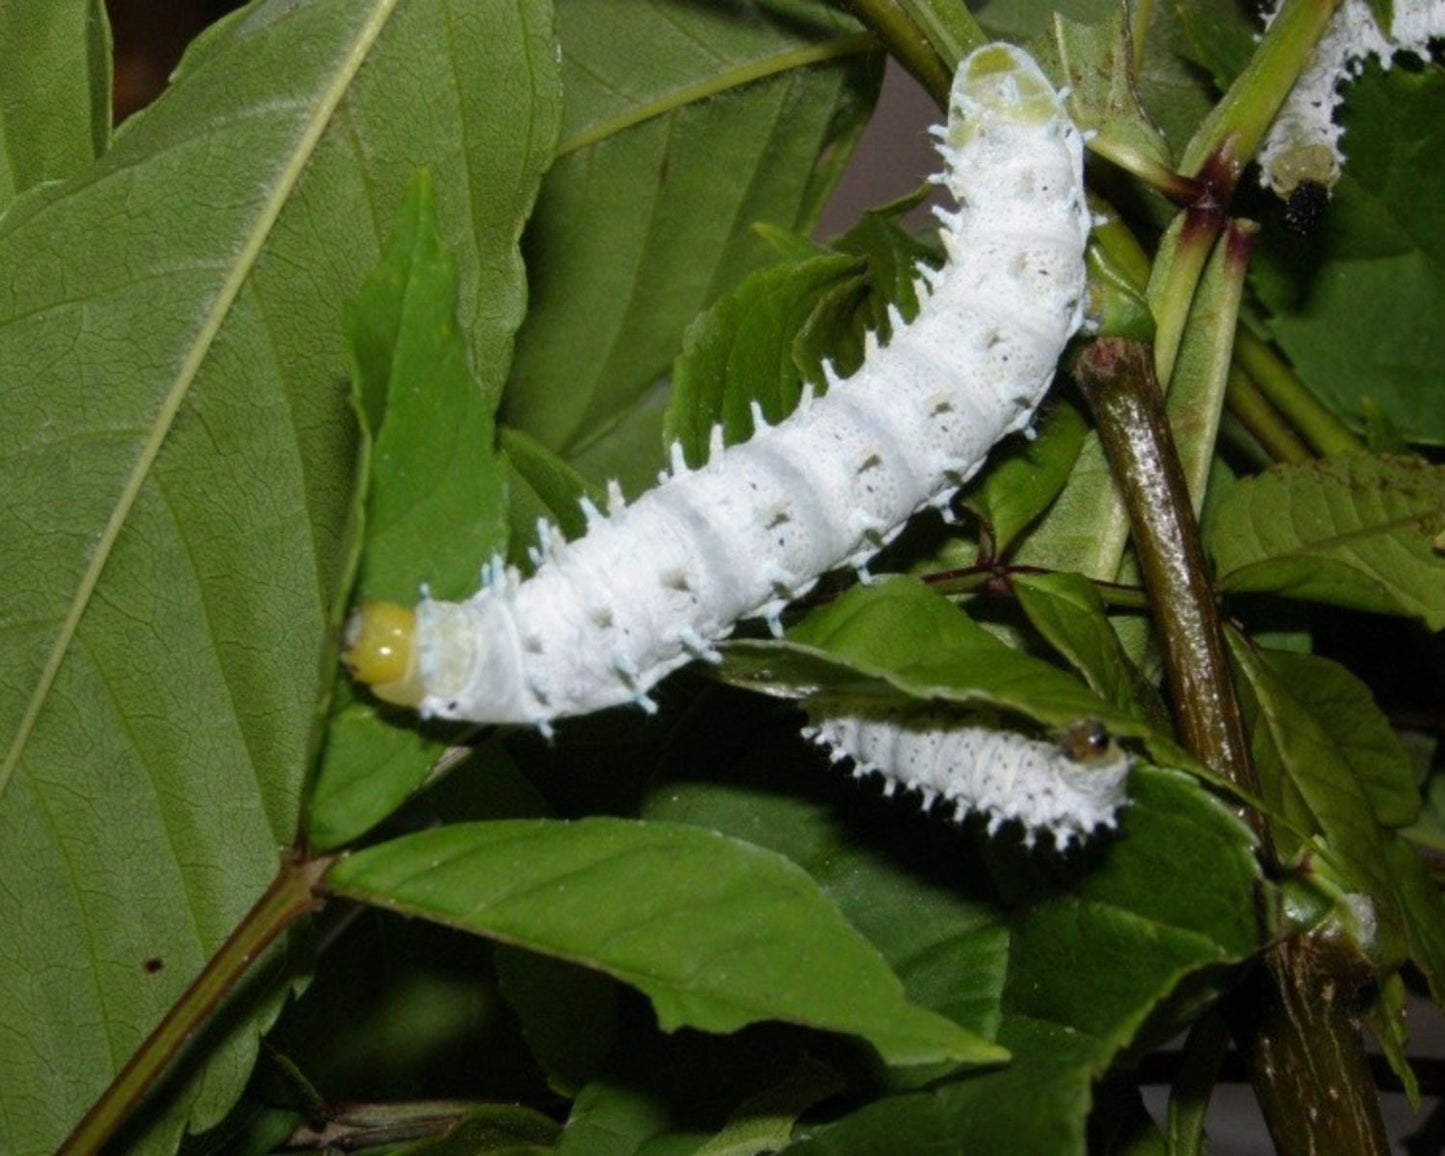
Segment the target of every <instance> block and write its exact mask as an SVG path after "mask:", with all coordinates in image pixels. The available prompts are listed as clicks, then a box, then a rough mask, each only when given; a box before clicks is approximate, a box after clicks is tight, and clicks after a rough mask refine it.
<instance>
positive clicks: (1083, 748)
mask: <svg viewBox="0 0 1445 1156" xmlns="http://www.w3.org/2000/svg"><path fill="white" fill-rule="evenodd" d="M1059 747H1060V749H1061V750H1062V751H1063V752H1064V754H1066V755H1068V756H1069V758H1071V759H1073V760H1074V762H1076V763H1085V764H1094V765H1098V764H1101V763H1111V762H1113V761H1114V760H1115V759H1117V758H1118V757H1119V756H1120V754H1121V753H1122V752H1121V751H1120V750H1119V745H1118V744H1117V743H1116V742H1114V736H1113V735H1111V734H1110V733H1109V728H1108V727H1106V726H1105V725H1104V724H1103V723H1101V722H1100V721H1099V720H1098V719H1093V718H1086V719H1079V720H1078V721H1077V722H1071V723H1070V724H1069V725H1068V726H1066V727H1064V729H1063V730H1062V731H1060V732H1059Z"/></svg>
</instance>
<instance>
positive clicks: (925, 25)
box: [900, 0, 989, 71]
mask: <svg viewBox="0 0 1445 1156" xmlns="http://www.w3.org/2000/svg"><path fill="white" fill-rule="evenodd" d="M900 3H901V4H902V5H903V7H904V8H905V9H906V10H907V11H908V13H909V15H911V16H912V17H913V23H914V24H915V25H917V26H918V27H919V28H920V29H922V31H923V34H924V35H925V36H926V37H927V38H928V42H929V43H930V44H932V45H933V50H934V51H935V52H937V53H938V55H939V57H940V58H941V59H942V61H943V63H944V66H945V67H946V68H948V69H949V70H950V71H952V70H954V69H956V68H957V67H958V64H959V61H961V60H962V59H963V58H964V57H965V56H967V55H968V54H969V53H970V52H972V51H973V50H974V49H975V48H982V47H983V46H984V45H985V44H987V43H988V41H989V37H988V35H987V34H986V33H985V32H984V30H983V29H982V28H980V27H979V26H978V21H977V20H975V19H974V18H973V13H972V12H970V11H969V10H968V9H967V8H965V7H964V5H963V0H900Z"/></svg>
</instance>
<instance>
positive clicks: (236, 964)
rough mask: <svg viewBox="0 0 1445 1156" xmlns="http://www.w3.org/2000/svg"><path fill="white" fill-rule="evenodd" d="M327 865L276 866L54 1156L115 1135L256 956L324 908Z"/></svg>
mask: <svg viewBox="0 0 1445 1156" xmlns="http://www.w3.org/2000/svg"><path fill="white" fill-rule="evenodd" d="M333 858H334V857H331V856H328V857H325V858H319V859H302V858H300V857H298V856H295V855H288V856H287V857H286V858H285V859H284V860H283V861H282V863H281V868H280V870H279V871H278V872H277V873H276V878H275V879H273V880H272V881H271V886H269V887H268V888H266V891H265V893H264V894H263V895H262V896H261V898H260V899H258V900H257V901H256V905H255V906H254V907H252V908H251V910H250V911H248V912H247V913H246V916H245V918H243V919H242V920H241V922H240V923H239V924H237V925H236V929H235V931H233V932H231V935H230V937H229V938H228V939H227V940H226V942H225V943H223V944H222V945H221V948H220V950H219V951H217V952H216V954H215V955H213V956H212V957H211V959H210V960H209V961H208V962H207V963H206V966H205V967H204V968H202V969H201V973H200V975H198V976H196V978H195V980H194V982H192V984H191V986H190V987H188V988H187V989H186V990H185V992H184V993H183V994H182V995H181V998H180V999H178V1000H177V1001H176V1002H175V1003H174V1004H173V1005H172V1006H171V1009H170V1010H169V1011H168V1012H166V1014H165V1018H164V1019H162V1020H161V1022H160V1023H159V1024H157V1025H156V1027H155V1030H154V1031H152V1032H151V1034H150V1035H149V1036H147V1037H146V1041H145V1043H143V1044H141V1046H140V1048H139V1050H138V1051H137V1052H136V1053H135V1054H134V1055H133V1056H131V1058H130V1059H129V1060H128V1061H127V1062H126V1065H125V1067H123V1068H121V1070H120V1072H119V1074H117V1075H116V1077H115V1079H113V1080H112V1081H111V1082H110V1086H109V1087H108V1088H106V1090H105V1091H104V1092H103V1093H101V1097H100V1099H98V1100H97V1101H96V1102H95V1104H94V1105H93V1106H92V1107H91V1109H90V1111H89V1112H87V1113H86V1114H85V1117H84V1118H83V1119H82V1120H81V1121H80V1123H79V1124H77V1125H76V1127H75V1131H73V1132H72V1133H71V1134H70V1135H69V1136H68V1137H67V1138H66V1141H65V1143H64V1144H62V1145H61V1146H60V1156H90V1154H92V1153H95V1152H99V1151H100V1148H101V1145H103V1144H104V1143H105V1142H106V1141H107V1140H108V1139H110V1138H111V1137H112V1136H113V1135H115V1133H116V1131H117V1129H119V1128H120V1126H121V1125H122V1124H124V1123H125V1122H126V1120H128V1119H129V1118H130V1116H131V1114H132V1113H133V1112H134V1111H135V1110H136V1108H137V1107H139V1106H140V1103H141V1101H142V1100H143V1099H144V1098H145V1095H146V1093H147V1092H149V1091H150V1089H151V1088H152V1087H153V1086H154V1085H155V1083H156V1081H157V1080H159V1079H160V1077H161V1075H162V1074H163V1073H164V1072H165V1070H166V1068H167V1067H168V1066H169V1065H170V1064H171V1062H172V1061H173V1060H174V1059H175V1058H176V1057H177V1056H178V1055H179V1054H180V1053H181V1051H182V1050H183V1049H184V1048H185V1047H186V1045H187V1044H189V1043H190V1041H191V1040H192V1039H193V1038H194V1037H195V1035H196V1033H197V1032H198V1031H199V1030H200V1029H201V1028H202V1027H203V1026H204V1025H205V1024H206V1023H207V1022H208V1021H209V1019H210V1017H211V1013H212V1012H214V1011H215V1010H216V1007H217V1006H218V1005H219V1004H220V1002H221V1000H222V999H224V998H225V997H226V995H227V994H228V993H229V992H230V991H231V990H232V988H233V987H235V985H236V982H237V981H238V980H239V979H240V978H241V976H243V975H244V974H245V973H246V971H247V970H248V969H249V968H250V966H251V965H252V964H253V963H255V962H256V960H257V959H258V958H260V956H261V953H262V952H263V951H265V950H266V948H267V947H269V946H270V945H271V943H272V941H274V940H275V939H276V937H277V936H278V935H280V934H281V933H282V932H283V931H285V930H286V928H288V927H290V926H291V924H292V923H294V922H295V921H296V920H297V919H299V918H301V916H303V915H307V914H309V913H310V912H313V911H317V910H319V909H320V908H321V906H322V905H323V903H324V902H325V901H324V900H323V899H322V898H320V897H319V896H318V895H317V894H316V893H315V890H314V888H315V887H316V885H317V883H319V882H320V880H321V877H322V875H324V874H325V872H326V869H327V868H328V867H329V866H331V863H332V861H333Z"/></svg>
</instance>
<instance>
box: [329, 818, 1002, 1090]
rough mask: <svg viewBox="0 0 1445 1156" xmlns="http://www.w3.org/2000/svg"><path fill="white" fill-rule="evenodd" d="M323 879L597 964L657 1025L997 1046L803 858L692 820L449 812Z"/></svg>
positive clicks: (911, 1048)
mask: <svg viewBox="0 0 1445 1156" xmlns="http://www.w3.org/2000/svg"><path fill="white" fill-rule="evenodd" d="M328 886H329V887H330V888H332V889H333V890H334V891H335V892H336V893H337V894H341V895H346V896H348V897H350V898H353V899H359V900H362V901H364V902H367V903H373V904H376V905H379V906H384V907H387V908H390V909H392V910H395V911H400V912H403V913H405V914H408V915H414V916H422V917H424V918H428V919H432V920H435V921H437V922H441V923H446V924H449V925H450V926H453V927H458V928H461V929H463V930H467V931H473V932H475V933H477V934H479V935H487V936H490V937H492V938H495V939H500V940H502V941H503V942H506V943H512V944H516V945H518V946H523V947H527V948H529V949H531V950H533V951H541V952H545V953H546V954H549V955H556V956H558V957H559V958H562V959H568V960H571V961H572V962H574V963H581V964H583V965H585V966H588V967H594V968H596V969H598V970H599V971H604V972H606V973H607V974H609V975H612V976H614V977H615V978H617V979H620V980H622V981H623V982H624V983H628V984H631V985H632V986H634V987H636V988H638V989H640V990H641V991H642V992H644V993H645V994H646V995H647V996H648V997H649V998H650V999H651V1000H652V1003H653V1006H654V1007H655V1008H656V1010H657V1016H658V1021H659V1023H660V1024H661V1025H662V1027H663V1028H664V1030H668V1031H671V1030H673V1029H675V1028H677V1027H681V1026H684V1025H686V1026H689V1027H695V1028H700V1029H702V1030H704V1031H711V1032H732V1031H736V1030H737V1029H738V1028H741V1027H743V1026H744V1025H746V1024H750V1023H757V1022H759V1021H761V1020H767V1019H780V1020H785V1021H787V1022H790V1023H797V1024H803V1025H806V1026H809V1027H815V1028H822V1029H826V1030H831V1031H843V1032H851V1033H854V1034H857V1035H861V1036H863V1037H864V1038H866V1039H867V1040H868V1041H869V1042H870V1043H872V1044H873V1045H874V1046H875V1047H877V1048H878V1049H879V1051H880V1052H882V1053H883V1055H884V1056H885V1058H887V1059H889V1060H890V1061H891V1062H893V1063H900V1064H911V1063H928V1062H934V1061H938V1060H942V1059H945V1058H948V1059H954V1060H963V1061H970V1062H976V1063H987V1062H990V1061H994V1060H998V1059H1001V1058H1003V1056H1002V1053H1001V1052H999V1051H998V1050H997V1049H995V1048H994V1047H992V1045H990V1044H988V1043H986V1042H985V1041H984V1040H982V1039H980V1038H978V1037H976V1036H974V1035H973V1034H972V1033H970V1032H967V1031H965V1030H963V1029H962V1028H959V1027H957V1026H956V1025H954V1024H951V1023H949V1022H948V1021H947V1020H944V1019H942V1018H941V1017H939V1016H936V1015H934V1014H933V1013H931V1012H926V1011H924V1010H923V1009H921V1008H918V1007H915V1006H912V1005H910V1004H908V1003H907V1002H905V1000H904V998H903V990H902V984H900V983H899V982H898V979H897V978H896V977H895V976H894V975H893V973H892V972H891V971H889V970H888V967H887V965H886V964H885V963H884V962H883V960H882V959H880V958H879V957H878V956H877V955H876V953H874V951H873V949H872V948H871V947H869V946H868V944H867V941H866V940H864V939H863V938H862V937H861V936H859V935H858V933H857V932H856V931H854V930H853V929H852V928H851V927H850V926H848V924H847V923H845V922H844V921H843V919H842V918H841V917H840V916H839V915H838V913H837V911H836V910H834V909H833V907H832V905H831V904H829V903H828V902H827V901H826V900H825V899H823V897H822V896H821V895H819V893H818V892H817V890H816V888H815V886H814V885H813V883H812V881H811V880H809V879H808V877H807V876H806V875H805V874H804V873H803V872H801V871H800V870H798V868H796V867H794V866H793V865H791V864H789V863H788V862H787V861H786V860H784V859H782V858H780V857H778V856H776V855H773V854H771V853H770V852H767V851H763V850H762V849H760V848H757V847H753V846H750V845H748V844H746V843H742V842H740V841H737V840H734V839H728V838H724V837H723V836H721V835H716V834H714V833H711V832H704V831H699V830H697V829H696V828H692V827H684V826H678V825H674V824H660V823H633V822H626V821H623V820H617V819H601V818H596V819H585V820H581V821H578V822H573V823H558V822H547V821H540V822H537V821H514V822H498V823H469V824H457V825H453V826H450V827H445V828H441V829H439V830H434V831H425V832H422V833H420V834H417V835H410V836H406V837H404V838H401V839H397V840H393V841H392V842H390V843H385V844H382V845H381V846H378V847H373V848H370V849H368V850H366V851H362V852H359V853H357V854H356V855H353V856H352V857H351V858H349V859H346V860H343V861H342V862H340V863H338V864H337V865H336V867H335V868H333V869H332V871H331V872H330V873H329V875H328Z"/></svg>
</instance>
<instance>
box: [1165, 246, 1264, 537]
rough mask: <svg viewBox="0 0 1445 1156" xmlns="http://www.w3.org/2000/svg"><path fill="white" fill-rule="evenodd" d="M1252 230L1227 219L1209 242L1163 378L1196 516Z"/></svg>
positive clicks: (1221, 398)
mask: <svg viewBox="0 0 1445 1156" xmlns="http://www.w3.org/2000/svg"><path fill="white" fill-rule="evenodd" d="M1258 232H1259V226H1258V225H1256V224H1254V222H1252V221H1230V222H1229V224H1228V227H1227V228H1226V229H1225V231H1224V237H1223V239H1221V240H1220V241H1219V243H1218V244H1216V245H1215V246H1214V253H1213V255H1212V256H1211V257H1210V258H1209V262H1208V264H1207V266H1206V267H1205V270H1204V275H1203V277H1201V278H1200V281H1199V290H1198V292H1197V293H1196V294H1195V295H1194V300H1193V302H1192V303H1191V304H1190V309H1189V315H1188V319H1187V321H1186V324H1185V327H1184V334H1183V337H1182V339H1181V341H1180V345H1179V354H1178V357H1177V358H1176V359H1175V363H1174V373H1173V379H1172V380H1171V381H1170V383H1169V401H1168V403H1167V404H1166V406H1165V409H1166V412H1167V414H1168V417H1169V431H1170V434H1171V435H1172V436H1173V438H1174V440H1175V442H1176V443H1177V444H1178V446H1179V457H1180V460H1181V462H1182V463H1183V467H1184V478H1185V481H1186V483H1187V484H1188V486H1189V496H1190V499H1191V501H1192V503H1193V508H1194V513H1195V514H1196V515H1198V513H1199V510H1200V508H1201V507H1202V506H1203V504H1204V488H1205V485H1206V484H1207V483H1208V481H1209V466H1210V462H1211V460H1212V459H1213V457H1214V442H1215V439H1216V438H1217V437H1218V435H1219V417H1220V414H1221V413H1222V412H1223V411H1224V395H1225V392H1226V388H1227V383H1228V381H1229V367H1230V360H1231V357H1232V355H1233V350H1234V333H1235V330H1236V329H1237V328H1238V322H1239V302H1240V299H1241V297H1242V296H1243V293H1244V275H1245V272H1246V270H1247V269H1248V267H1249V251H1250V249H1251V248H1252V247H1253V244H1254V237H1255V234H1257V233H1258Z"/></svg>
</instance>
